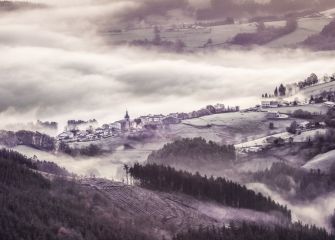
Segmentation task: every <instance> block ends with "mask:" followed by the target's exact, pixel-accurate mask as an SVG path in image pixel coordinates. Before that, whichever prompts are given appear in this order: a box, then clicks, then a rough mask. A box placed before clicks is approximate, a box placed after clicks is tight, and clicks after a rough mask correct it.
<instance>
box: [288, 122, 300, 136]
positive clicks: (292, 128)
mask: <svg viewBox="0 0 335 240" xmlns="http://www.w3.org/2000/svg"><path fill="white" fill-rule="evenodd" d="M297 129H298V123H297V122H296V121H293V122H292V123H291V125H290V126H289V127H288V128H287V129H286V130H287V132H289V133H292V134H296V133H297Z"/></svg>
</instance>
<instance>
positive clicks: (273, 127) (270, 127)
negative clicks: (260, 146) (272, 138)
mask: <svg viewBox="0 0 335 240" xmlns="http://www.w3.org/2000/svg"><path fill="white" fill-rule="evenodd" d="M269 129H271V130H272V129H275V125H274V123H273V122H270V123H269Z"/></svg>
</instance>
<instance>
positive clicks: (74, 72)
mask: <svg viewBox="0 0 335 240" xmlns="http://www.w3.org/2000/svg"><path fill="white" fill-rule="evenodd" d="M85 3H86V4H80V5H75V4H72V5H70V6H68V5H60V6H58V7H57V8H56V9H53V8H51V9H40V10H34V11H28V12H20V13H15V12H14V13H10V14H7V15H3V16H2V17H1V18H0V50H1V55H0V61H1V63H2V64H1V66H0V79H1V81H0V116H1V118H2V119H4V120H3V121H2V122H1V125H2V126H0V127H3V126H4V125H6V124H8V123H13V121H15V120H17V121H18V122H22V121H32V120H35V119H42V120H56V121H64V120H66V119H69V118H85V119H87V118H98V119H100V120H102V121H113V120H117V119H120V118H121V117H122V116H123V114H124V111H125V109H126V108H128V109H129V111H130V113H131V114H132V116H137V115H140V114H145V113H160V112H161V113H168V112H180V111H191V110H193V109H198V108H199V107H201V106H204V105H207V104H214V103H216V102H223V103H226V104H229V105H234V106H235V105H241V106H242V107H245V106H249V105H251V104H256V103H258V101H259V98H258V97H259V96H260V95H261V94H262V93H263V92H268V91H271V89H273V88H274V86H277V85H278V84H280V83H286V82H291V81H299V80H301V79H304V78H305V77H306V76H307V75H309V74H310V72H311V71H313V72H316V73H317V74H324V73H331V72H332V71H333V66H334V63H335V59H334V58H332V54H333V53H311V52H305V51H302V50H266V49H254V50H252V51H240V50H218V51H212V52H198V53H193V54H191V53H185V54H173V53H162V52H156V51H154V50H143V49H139V48H132V47H122V46H111V45H109V44H107V41H106V40H108V39H106V37H105V36H101V35H100V34H99V24H100V23H101V22H104V21H105V20H106V18H109V17H113V16H115V17H117V16H118V14H120V13H121V12H122V11H123V9H126V8H129V7H131V6H130V5H132V3H129V2H127V1H112V2H110V3H109V4H107V6H105V5H104V4H102V3H99V2H98V4H94V5H92V4H91V3H90V2H89V1H87V2H85ZM129 4H130V5H129ZM51 12H52V13H51ZM32 33H34V34H32ZM176 102H178V104H177V105H176Z"/></svg>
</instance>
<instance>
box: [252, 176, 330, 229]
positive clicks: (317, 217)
mask: <svg viewBox="0 0 335 240" xmlns="http://www.w3.org/2000/svg"><path fill="white" fill-rule="evenodd" d="M247 187H248V188H250V189H253V190H254V191H256V192H260V193H262V194H264V195H265V196H270V197H271V198H272V199H274V200H275V201H277V202H278V203H280V204H282V205H286V206H287V207H288V208H289V209H290V210H292V218H293V219H292V220H293V221H302V222H303V223H307V224H310V225H316V226H318V227H324V228H326V229H327V230H328V231H331V230H332V229H331V226H329V217H330V215H331V214H333V211H334V209H335V200H334V199H335V192H330V193H327V194H325V195H322V196H320V197H318V198H316V199H314V200H313V201H310V202H308V203H306V202H298V203H292V202H288V201H287V200H285V199H284V198H283V197H282V196H280V194H278V193H276V192H275V191H272V190H270V189H269V188H268V187H267V186H265V185H264V184H261V183H250V184H248V185H247Z"/></svg>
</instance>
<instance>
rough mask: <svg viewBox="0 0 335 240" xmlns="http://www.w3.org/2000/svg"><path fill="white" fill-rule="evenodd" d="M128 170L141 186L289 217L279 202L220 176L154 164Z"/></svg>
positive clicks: (289, 212)
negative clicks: (210, 175) (207, 175)
mask: <svg viewBox="0 0 335 240" xmlns="http://www.w3.org/2000/svg"><path fill="white" fill-rule="evenodd" d="M129 173H130V175H131V177H133V178H134V179H135V180H138V181H139V182H140V184H141V185H142V186H143V187H148V188H151V189H155V190H159V191H168V192H180V193H184V194H187V195H190V196H193V197H196V198H199V199H201V200H213V201H216V202H218V203H221V204H223V205H227V206H231V207H236V208H248V209H253V210H257V211H263V212H271V211H276V212H281V213H282V214H283V215H284V216H285V217H286V218H287V219H289V220H290V219H291V211H290V210H288V209H287V208H286V206H281V205H279V204H277V203H275V202H274V201H273V200H272V199H270V198H266V197H264V196H263V195H262V194H260V193H259V194H256V193H255V192H254V191H252V190H248V189H247V188H246V187H245V186H241V185H239V184H237V183H234V182H232V181H229V180H226V179H224V178H221V177H219V178H216V179H215V178H213V177H211V178H207V177H203V176H201V175H200V174H199V173H197V174H191V173H188V172H185V171H176V170H175V169H174V168H171V167H166V166H161V165H156V164H151V165H150V164H148V165H145V166H141V165H139V164H135V165H134V166H133V167H131V168H130V169H129Z"/></svg>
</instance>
